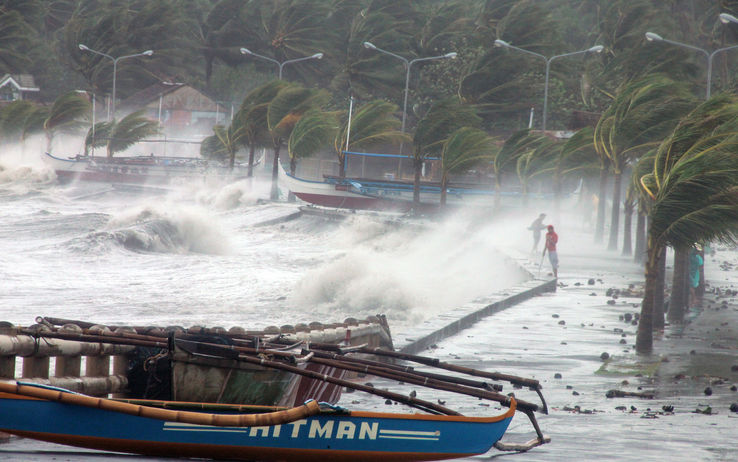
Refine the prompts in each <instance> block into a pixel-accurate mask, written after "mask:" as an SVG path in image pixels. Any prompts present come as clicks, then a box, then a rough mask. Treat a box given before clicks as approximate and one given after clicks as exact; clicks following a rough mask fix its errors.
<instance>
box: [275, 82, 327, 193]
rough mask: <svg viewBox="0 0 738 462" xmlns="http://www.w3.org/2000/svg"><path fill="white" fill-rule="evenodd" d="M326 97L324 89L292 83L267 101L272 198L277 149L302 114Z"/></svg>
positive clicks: (277, 157)
mask: <svg viewBox="0 0 738 462" xmlns="http://www.w3.org/2000/svg"><path fill="white" fill-rule="evenodd" d="M328 99H329V95H328V93H327V92H325V91H324V90H313V89H308V88H303V87H301V86H299V85H294V84H293V85H288V86H286V87H284V88H282V89H281V90H279V92H277V94H276V95H275V97H274V99H272V100H271V101H270V102H269V106H268V108H267V114H266V116H267V117H266V121H267V127H268V130H269V136H270V137H271V139H272V146H273V148H274V159H273V163H272V188H271V192H270V198H271V199H272V200H277V199H278V198H279V189H278V181H279V151H280V149H281V147H282V144H283V143H284V142H285V140H287V139H289V137H290V134H291V133H292V130H293V129H294V128H295V125H296V124H297V122H298V121H299V120H300V118H301V117H302V116H303V114H305V113H306V112H307V111H309V110H310V109H315V108H321V107H322V106H324V105H325V104H326V102H327V101H328Z"/></svg>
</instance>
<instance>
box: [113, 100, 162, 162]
mask: <svg viewBox="0 0 738 462" xmlns="http://www.w3.org/2000/svg"><path fill="white" fill-rule="evenodd" d="M157 133H159V122H157V121H155V120H149V119H148V118H146V117H144V115H143V111H138V112H133V113H131V114H128V115H127V116H125V117H123V118H122V119H121V120H120V122H117V121H114V124H113V127H112V129H111V130H110V139H109V140H108V144H107V149H108V157H113V155H114V154H115V153H116V152H120V151H124V150H126V149H128V148H129V147H131V146H133V145H134V144H136V143H138V142H139V141H141V140H142V139H144V138H146V137H147V136H151V135H155V134H157Z"/></svg>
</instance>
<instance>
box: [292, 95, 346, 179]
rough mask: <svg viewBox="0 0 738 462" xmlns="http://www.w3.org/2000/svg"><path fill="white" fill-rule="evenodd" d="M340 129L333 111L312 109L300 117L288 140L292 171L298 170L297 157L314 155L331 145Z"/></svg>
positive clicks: (293, 172)
mask: <svg viewBox="0 0 738 462" xmlns="http://www.w3.org/2000/svg"><path fill="white" fill-rule="evenodd" d="M337 131H338V120H337V119H336V114H335V113H332V112H322V111H320V110H318V109H311V110H309V111H307V112H306V113H305V114H303V116H302V117H300V120H298V121H297V123H296V124H295V128H294V129H293V130H292V133H290V137H289V138H288V140H287V153H288V154H289V156H290V173H291V174H292V175H294V174H295V171H296V170H297V159H301V158H305V157H309V156H312V155H313V154H315V153H316V152H318V151H319V150H320V149H322V148H324V147H326V146H329V145H330V140H331V139H333V138H335V136H336V132H337Z"/></svg>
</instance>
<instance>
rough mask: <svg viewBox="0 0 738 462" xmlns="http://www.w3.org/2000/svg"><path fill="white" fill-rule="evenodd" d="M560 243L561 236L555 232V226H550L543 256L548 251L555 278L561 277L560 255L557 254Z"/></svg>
mask: <svg viewBox="0 0 738 462" xmlns="http://www.w3.org/2000/svg"><path fill="white" fill-rule="evenodd" d="M558 242H559V235H558V234H556V231H554V227H553V225H548V232H547V233H546V244H545V245H544V246H543V254H544V255H545V254H546V251H548V261H549V262H551V269H552V270H553V275H554V277H555V278H558V277H559V254H558V252H556V244H557V243H558Z"/></svg>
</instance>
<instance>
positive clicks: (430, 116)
mask: <svg viewBox="0 0 738 462" xmlns="http://www.w3.org/2000/svg"><path fill="white" fill-rule="evenodd" d="M480 122H481V119H480V117H479V116H478V115H477V114H476V111H475V109H474V108H473V107H472V106H469V105H466V104H462V103H461V102H460V101H458V100H457V99H452V98H449V99H445V100H442V101H438V102H437V103H435V104H434V105H433V106H432V107H431V108H430V109H429V110H428V113H427V114H425V116H424V117H423V118H422V119H420V122H418V127H417V129H416V130H415V135H414V137H413V146H414V150H413V157H414V158H415V160H416V162H420V161H422V160H423V159H425V158H426V157H427V156H429V155H431V154H438V153H440V152H441V150H442V148H443V143H444V142H445V141H446V140H447V139H448V138H449V136H450V134H451V133H453V132H455V131H456V130H458V129H459V128H461V127H478V126H479V124H480Z"/></svg>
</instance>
